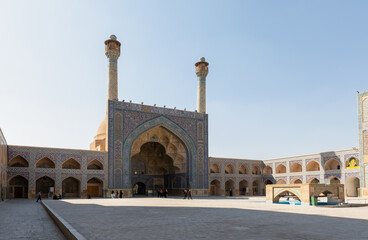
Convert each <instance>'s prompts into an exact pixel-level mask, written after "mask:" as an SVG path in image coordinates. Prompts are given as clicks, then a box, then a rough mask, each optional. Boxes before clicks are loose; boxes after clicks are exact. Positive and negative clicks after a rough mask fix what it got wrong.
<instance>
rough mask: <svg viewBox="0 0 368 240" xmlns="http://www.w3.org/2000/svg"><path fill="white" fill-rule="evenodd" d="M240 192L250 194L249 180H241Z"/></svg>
mask: <svg viewBox="0 0 368 240" xmlns="http://www.w3.org/2000/svg"><path fill="white" fill-rule="evenodd" d="M239 194H240V195H248V194H249V189H248V182H247V180H242V181H240V182H239Z"/></svg>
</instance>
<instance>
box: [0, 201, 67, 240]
mask: <svg viewBox="0 0 368 240" xmlns="http://www.w3.org/2000/svg"><path fill="white" fill-rule="evenodd" d="M0 239H1V240H2V239H4V240H5V239H6V240H10V239H11V240H13V239H65V238H64V235H63V234H62V233H61V231H60V230H59V228H58V227H57V226H56V225H55V224H54V222H53V221H52V219H51V218H50V216H49V215H48V214H47V212H46V211H45V209H44V208H43V207H42V206H41V204H40V203H36V200H28V199H12V200H8V201H6V202H5V203H3V204H0Z"/></svg>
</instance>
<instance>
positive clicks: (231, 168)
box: [225, 164, 235, 174]
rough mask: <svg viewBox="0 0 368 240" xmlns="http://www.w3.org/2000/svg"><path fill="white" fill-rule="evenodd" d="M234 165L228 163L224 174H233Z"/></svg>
mask: <svg viewBox="0 0 368 240" xmlns="http://www.w3.org/2000/svg"><path fill="white" fill-rule="evenodd" d="M234 173H235V171H234V166H233V165H232V164H228V165H226V167H225V174H234Z"/></svg>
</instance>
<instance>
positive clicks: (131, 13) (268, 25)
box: [0, 0, 368, 159]
mask: <svg viewBox="0 0 368 240" xmlns="http://www.w3.org/2000/svg"><path fill="white" fill-rule="evenodd" d="M367 13H368V1H365V0H361V1H336V0H330V1H327V0H325V1H317V0H315V1H292V0H290V1H286V0H285V1H274V0H269V1H258V0H257V1H256V0H254V1H245V0H244V1H214V0H211V1H198V0H197V1H188V0H186V1H151V0H146V1H62V2H61V1H58V2H57V1H13V0H12V1H10V0H9V1H1V2H0V33H1V35H0V127H1V128H2V130H3V132H4V134H5V137H6V139H7V141H8V144H10V145H29V146H43V147H61V148H77V149H78V148H80V149H88V148H89V144H90V142H92V140H93V137H94V136H95V134H96V131H97V127H98V125H99V123H100V122H101V120H102V119H103V118H104V115H105V111H106V91H107V90H106V86H107V59H106V57H105V55H104V40H106V39H107V38H108V37H109V35H110V34H115V35H116V36H117V38H118V40H119V41H120V42H121V43H122V52H121V56H120V59H119V63H118V66H119V73H118V74H119V100H123V99H125V100H132V101H133V102H137V103H140V102H144V103H145V104H148V105H153V104H157V105H159V106H163V105H166V106H167V107H177V108H179V109H184V108H187V109H188V110H195V108H196V94H197V92H196V87H197V78H196V76H195V73H194V63H195V62H196V61H197V60H198V58H199V57H202V56H204V57H206V59H207V61H208V62H209V64H210V65H209V74H208V77H207V112H208V114H209V153H210V156H213V157H236V158H248V159H268V158H276V157H284V156H292V155H299V154H308V153H318V152H324V151H331V150H341V149H347V148H351V147H357V146H358V134H357V103H356V91H365V90H368V31H367V26H368V14H367Z"/></svg>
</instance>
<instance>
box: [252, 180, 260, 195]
mask: <svg viewBox="0 0 368 240" xmlns="http://www.w3.org/2000/svg"><path fill="white" fill-rule="evenodd" d="M252 190H253V194H252V195H255V196H256V195H259V183H258V181H257V180H256V181H253V183H252Z"/></svg>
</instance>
